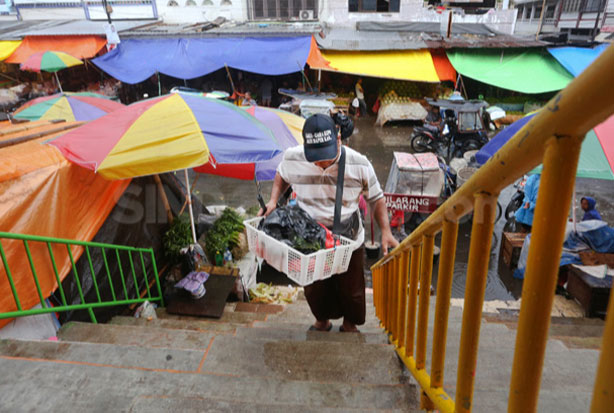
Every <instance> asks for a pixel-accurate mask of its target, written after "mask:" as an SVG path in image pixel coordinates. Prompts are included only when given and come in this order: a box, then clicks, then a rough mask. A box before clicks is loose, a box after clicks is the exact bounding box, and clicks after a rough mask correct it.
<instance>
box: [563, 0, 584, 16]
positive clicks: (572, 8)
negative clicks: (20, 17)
mask: <svg viewBox="0 0 614 413" xmlns="http://www.w3.org/2000/svg"><path fill="white" fill-rule="evenodd" d="M580 2H581V0H565V2H564V3H563V13H573V12H576V11H580Z"/></svg>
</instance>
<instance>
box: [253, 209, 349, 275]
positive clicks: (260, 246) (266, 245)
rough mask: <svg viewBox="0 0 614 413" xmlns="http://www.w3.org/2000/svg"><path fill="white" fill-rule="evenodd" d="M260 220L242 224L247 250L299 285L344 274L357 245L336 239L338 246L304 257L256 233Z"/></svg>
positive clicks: (342, 238)
mask: <svg viewBox="0 0 614 413" xmlns="http://www.w3.org/2000/svg"><path fill="white" fill-rule="evenodd" d="M262 219H263V218H262V217H257V218H252V219H248V220H246V221H244V222H243V223H244V224H245V229H246V231H247V242H248V244H249V250H250V251H251V252H253V253H254V254H256V255H257V256H258V257H260V258H263V259H264V260H266V262H267V263H268V264H269V265H270V266H271V267H273V268H275V269H276V270H277V271H281V272H283V273H284V274H286V275H287V276H288V278H290V279H291V280H292V281H294V282H296V283H297V284H299V285H309V284H311V283H313V282H314V281H318V280H323V279H325V278H329V277H330V276H332V275H333V274H339V273H343V272H346V271H347V269H348V266H349V265H350V258H351V257H352V253H353V252H354V250H355V249H357V248H358V247H360V245H359V244H358V242H357V241H352V240H351V239H348V238H345V237H339V238H340V241H341V245H339V246H337V247H335V248H329V249H322V250H320V251H316V252H312V253H311V254H303V253H301V252H299V251H297V250H295V249H294V248H292V247H290V246H288V245H286V244H284V243H283V242H281V241H278V240H276V239H275V238H273V237H271V236H269V235H267V234H265V233H264V231H260V230H259V229H258V225H259V224H260V221H261V220H262Z"/></svg>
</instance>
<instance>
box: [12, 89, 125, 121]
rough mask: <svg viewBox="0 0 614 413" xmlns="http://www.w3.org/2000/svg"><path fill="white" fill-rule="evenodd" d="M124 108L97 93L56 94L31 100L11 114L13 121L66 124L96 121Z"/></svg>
mask: <svg viewBox="0 0 614 413" xmlns="http://www.w3.org/2000/svg"><path fill="white" fill-rule="evenodd" d="M122 107H124V105H122V104H121V103H119V102H115V101H112V100H111V99H109V98H108V97H106V96H103V95H99V94H97V93H89V92H80V93H69V92H66V93H58V94H55V95H51V96H43V97H40V98H36V99H33V100H31V101H29V102H27V103H25V104H24V105H23V106H21V107H20V108H19V109H17V110H16V111H15V112H14V113H13V117H14V118H15V119H26V120H52V119H64V120H65V121H67V122H72V121H89V120H94V119H98V118H99V117H101V116H104V115H106V114H107V113H109V112H113V111H114V110H117V109H120V108H122Z"/></svg>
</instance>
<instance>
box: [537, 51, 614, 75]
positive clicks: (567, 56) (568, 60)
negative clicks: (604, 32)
mask: <svg viewBox="0 0 614 413" xmlns="http://www.w3.org/2000/svg"><path fill="white" fill-rule="evenodd" d="M607 48H608V45H607V44H600V45H599V46H596V47H594V48H592V49H591V48H588V47H550V48H548V51H549V52H550V54H551V55H552V56H554V58H555V59H556V60H557V61H558V62H559V63H560V64H561V65H563V67H564V68H565V69H567V70H568V71H569V73H571V74H572V75H574V76H578V75H579V74H580V73H582V71H583V70H584V69H586V68H587V67H588V66H589V65H590V64H591V63H593V61H594V60H595V59H597V57H599V55H600V54H601V53H603V52H604V51H605V49H607Z"/></svg>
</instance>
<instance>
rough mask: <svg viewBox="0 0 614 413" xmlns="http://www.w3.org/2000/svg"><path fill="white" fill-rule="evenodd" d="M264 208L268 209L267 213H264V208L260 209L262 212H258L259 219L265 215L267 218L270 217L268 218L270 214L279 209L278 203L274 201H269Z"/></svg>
mask: <svg viewBox="0 0 614 413" xmlns="http://www.w3.org/2000/svg"><path fill="white" fill-rule="evenodd" d="M264 207H265V208H266V212H264V211H263V210H262V208H260V210H259V211H258V216H259V217H261V216H263V215H264V216H265V217H268V216H269V214H270V213H271V212H273V210H274V209H275V208H277V202H274V201H269V202H267V203H266V205H265V206H264Z"/></svg>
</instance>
